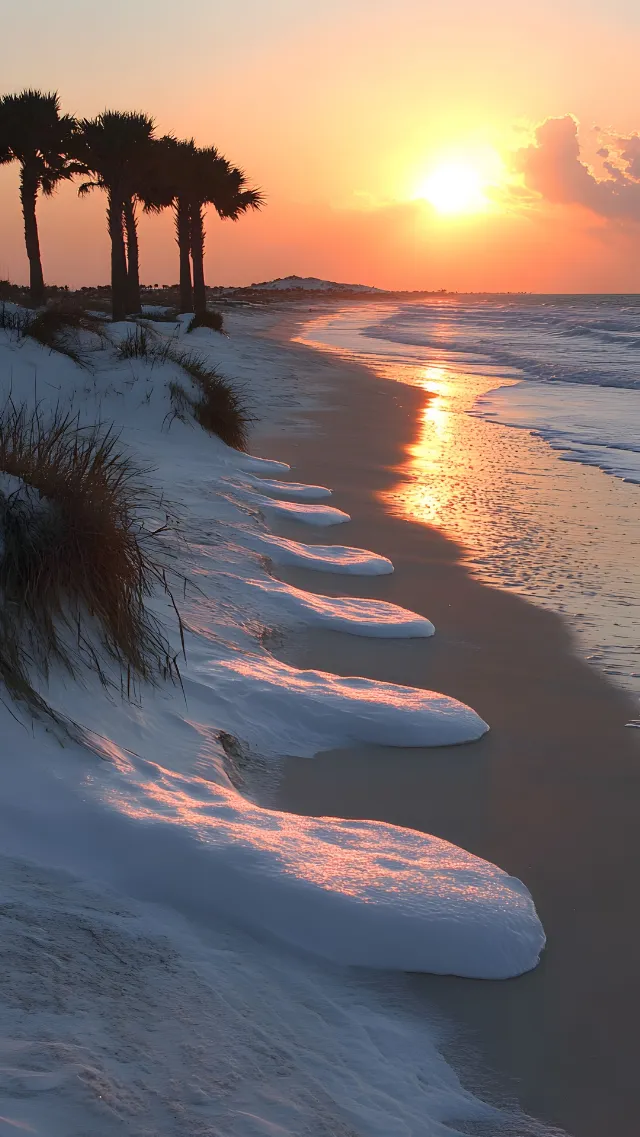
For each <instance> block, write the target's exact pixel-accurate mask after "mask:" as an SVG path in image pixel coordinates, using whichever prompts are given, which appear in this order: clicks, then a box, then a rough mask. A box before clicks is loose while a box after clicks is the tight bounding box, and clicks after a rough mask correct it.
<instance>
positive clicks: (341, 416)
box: [255, 317, 640, 1137]
mask: <svg viewBox="0 0 640 1137" xmlns="http://www.w3.org/2000/svg"><path fill="white" fill-rule="evenodd" d="M294 326H295V321H294V320H293V318H292V317H289V318H288V319H285V320H284V321H283V323H282V324H281V325H280V327H279V328H278V329H276V330H275V331H274V332H272V333H271V334H272V335H278V336H280V338H281V339H282V340H283V341H288V337H289V335H290V334H291V332H292V330H293V328H294ZM288 351H289V352H290V353H291V358H292V360H293V362H294V364H295V365H296V366H298V368H299V369H300V370H302V369H303V368H305V367H306V368H308V370H309V371H310V372H311V371H313V372H315V373H316V374H324V375H325V376H326V377H327V381H328V382H330V383H331V387H332V390H331V395H330V401H331V407H330V408H329V409H326V410H319V411H316V412H313V414H312V415H311V418H312V421H313V425H314V431H313V433H311V434H309V433H308V432H307V431H305V430H300V431H298V432H296V433H294V434H291V433H289V432H287V433H282V434H279V435H278V436H277V437H271V438H267V437H266V436H259V438H258V441H257V443H256V447H255V448H256V450H257V452H259V453H263V454H265V455H266V454H269V455H270V456H275V457H278V458H280V459H284V460H286V461H288V462H290V463H291V464H292V466H294V467H295V476H296V479H298V480H301V481H307V482H313V483H321V484H326V485H329V486H331V487H332V488H333V490H334V497H333V504H335V505H336V506H338V507H339V508H341V509H344V510H346V511H347V512H348V513H350V514H351V516H352V521H351V523H350V524H349V525H344V526H337V527H335V528H333V529H328V530H327V529H323V530H313V529H310V528H309V527H307V526H304V525H299V524H294V523H282V524H280V525H279V526H278V530H277V531H278V532H279V533H281V534H282V535H284V536H288V537H292V538H295V539H297V540H303V541H305V542H307V543H313V542H314V541H315V542H317V543H332V542H334V543H341V544H350V545H358V546H362V547H363V548H367V549H372V550H374V551H375V552H378V553H382V554H384V555H385V556H388V557H390V558H391V560H392V561H393V563H394V565H395V572H394V574H393V575H392V576H389V577H377V578H357V577H351V578H350V577H339V576H333V575H329V574H321V573H314V572H310V571H307V570H299V569H282V570H280V571H279V574H278V575H280V576H281V577H282V579H283V580H287V581H289V582H290V583H292V584H294V585H296V586H297V587H300V588H306V589H308V590H310V591H315V592H323V593H326V594H329V595H361V596H373V597H378V598H380V599H385V600H390V601H392V602H395V603H397V604H402V605H404V606H405V607H408V608H411V609H414V610H415V611H417V612H420V613H422V614H423V615H425V616H427V617H428V618H429V619H431V620H433V622H434V623H435V625H436V636H435V637H434V638H433V639H431V640H414V641H410V640H409V641H407V640H405V641H393V640H372V639H362V638H358V637H355V636H349V635H345V634H342V633H338V632H321V631H309V632H306V633H305V634H304V636H295V637H291V638H290V639H288V641H287V643H286V644H285V645H284V646H283V647H281V648H280V649H278V652H277V654H278V655H279V656H280V657H281V658H283V659H286V660H287V662H290V663H294V664H295V665H296V666H300V667H305V666H308V667H314V668H319V669H322V670H326V671H330V672H334V673H337V674H342V675H365V676H369V677H371V678H376V679H384V680H388V681H391V682H396V683H404V684H408V685H411V686H418V687H427V688H433V689H435V690H438V691H443V692H445V693H446V694H449V695H453V696H455V697H456V698H458V699H461V700H463V701H464V702H467V703H469V704H470V705H471V706H472V707H474V709H475V710H476V711H478V713H479V714H480V715H482V717H483V718H484V719H486V721H487V722H488V723H489V724H490V725H491V731H490V733H489V734H488V735H487V736H485V738H483V739H482V740H481V741H480V742H478V743H474V744H471V745H469V746H464V747H455V748H442V749H422V750H416V749H411V750H409V749H395V748H394V749H389V748H384V749H383V748H380V749H376V748H373V747H366V748H360V749H357V750H334V751H331V752H327V753H324V754H322V755H320V756H318V757H317V758H315V759H313V760H305V759H296V758H291V759H289V760H287V762H286V764H285V769H284V774H283V780H282V784H281V786H280V789H279V792H278V800H277V802H275V803H274V804H276V805H277V806H278V807H279V808H282V809H286V810H289V811H292V812H299V813H305V814H315V815H323V814H324V815H333V816H338V817H349V818H375V819H380V820H385V821H389V822H392V823H394V824H397V825H404V826H409V827H411V828H414V829H418V830H423V831H426V832H430V833H435V834H437V835H438V836H440V837H444V838H446V839H448V840H450V841H453V842H455V843H456V844H459V845H461V846H463V847H464V848H466V849H469V850H470V851H471V852H473V853H476V854H478V855H479V856H482V857H486V858H487V859H489V860H491V861H495V862H496V863H497V864H499V865H500V866H501V867H502V868H504V869H506V870H507V871H508V872H510V873H513V874H514V875H516V876H518V877H520V878H521V879H522V880H523V881H524V882H525V883H526V884H527V886H528V887H529V888H530V889H531V892H532V893H533V896H534V899H535V901H536V905H537V908H538V911H539V913H540V916H541V918H542V921H543V923H544V925H545V929H546V932H547V936H548V948H547V951H546V952H545V955H544V957H543V960H542V962H541V964H540V966H539V968H538V969H537V970H536V971H535V972H532V973H531V974H529V975H527V976H523V977H522V978H520V979H517V980H512V981H509V982H503V983H496V982H478V981H471V980H461V979H455V978H437V977H433V976H408V977H407V978H406V980H404V981H403V986H404V991H405V993H406V995H407V997H408V998H409V999H410V1001H411V1006H412V1007H413V1009H414V1010H415V1011H416V1012H418V1013H420V1012H421V1008H422V1009H423V1010H424V1013H427V1012H428V1010H429V1009H430V1008H433V1007H434V1006H435V1007H437V1008H439V1009H440V1010H441V1011H442V1012H443V1013H445V1014H446V1015H449V1016H453V1017H454V1018H455V1019H456V1020H457V1021H458V1022H459V1023H461V1024H463V1028H464V1030H465V1031H466V1032H467V1034H468V1036H469V1037H470V1038H471V1039H472V1040H474V1041H475V1042H476V1043H477V1045H478V1048H479V1050H480V1052H481V1056H482V1059H483V1061H485V1062H486V1063H487V1064H488V1065H489V1066H490V1067H491V1068H492V1069H494V1070H495V1071H496V1072H497V1074H498V1077H499V1080H500V1083H501V1084H502V1085H503V1086H504V1087H505V1088H506V1090H507V1092H510V1093H512V1094H514V1095H516V1096H517V1099H518V1100H519V1102H520V1104H521V1106H522V1108H523V1109H524V1110H525V1111H526V1112H527V1113H530V1114H532V1115H533V1116H535V1117H538V1118H540V1119H543V1120H544V1121H547V1122H550V1123H552V1124H555V1125H558V1126H561V1127H562V1128H563V1129H565V1130H566V1131H568V1132H569V1133H570V1134H572V1137H637V1133H638V1131H639V1129H640V1078H639V1077H638V1042H637V1037H638V1024H639V1021H640V919H639V917H638V899H637V890H638V880H639V878H640V732H638V731H635V730H630V729H625V725H624V724H625V723H626V722H628V721H629V720H630V719H632V718H635V717H636V716H637V708H636V706H635V704H634V702H633V700H632V699H631V698H630V697H629V696H627V695H626V694H625V693H624V692H621V691H619V690H617V689H616V688H614V687H613V686H612V685H611V684H610V683H609V682H608V681H607V680H606V679H605V678H604V677H601V676H600V675H598V673H597V672H596V671H595V670H593V669H592V668H590V667H589V665H587V664H586V663H583V662H582V661H581V660H580V659H578V658H577V656H576V655H575V654H574V652H573V650H572V641H571V635H570V633H569V631H568V629H567V627H566V626H565V625H564V623H563V622H562V620H561V619H560V618H558V617H557V616H555V615H553V614H551V613H548V612H544V611H542V610H540V609H538V608H535V607H533V606H532V605H530V604H528V603H527V602H525V601H523V600H521V599H519V598H518V597H517V596H515V595H512V594H509V593H507V592H502V591H498V590H496V589H493V588H490V587H488V586H486V585H483V584H481V583H479V582H478V581H477V580H475V579H473V578H472V577H471V576H470V575H469V573H468V571H467V570H466V568H465V567H464V566H463V565H462V564H461V563H460V549H459V548H458V546H457V545H456V544H455V543H453V542H452V541H450V540H448V539H447V538H446V537H445V536H443V535H442V533H440V532H438V531H436V530H434V529H431V528H429V527H426V526H423V525H418V524H412V523H411V522H408V521H405V520H401V519H398V518H395V517H393V516H390V515H389V514H387V513H386V512H385V509H384V507H383V505H382V504H381V502H380V501H379V500H378V497H377V494H378V493H379V492H380V491H385V490H389V489H390V488H391V487H392V486H393V485H394V484H395V483H396V482H397V480H398V478H397V473H396V471H397V469H398V467H400V466H401V465H402V462H403V458H404V452H405V448H406V446H407V445H408V444H410V443H411V442H412V441H413V440H414V438H415V435H416V431H417V428H416V423H417V419H418V414H419V412H420V410H421V408H422V407H423V406H424V401H425V394H424V392H423V391H421V390H419V389H416V388H409V387H404V386H400V385H397V384H394V383H390V382H388V381H384V380H381V379H378V378H377V377H375V376H374V375H372V374H370V373H369V372H368V371H366V370H365V369H364V368H360V367H358V366H355V365H353V364H350V363H345V362H343V361H341V359H340V358H339V357H338V356H327V355H325V354H321V353H316V352H314V351H312V350H311V349H309V348H305V347H302V346H300V345H290V346H289V348H288ZM604 476H606V475H603V477H604Z"/></svg>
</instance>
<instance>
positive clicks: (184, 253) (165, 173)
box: [139, 134, 197, 312]
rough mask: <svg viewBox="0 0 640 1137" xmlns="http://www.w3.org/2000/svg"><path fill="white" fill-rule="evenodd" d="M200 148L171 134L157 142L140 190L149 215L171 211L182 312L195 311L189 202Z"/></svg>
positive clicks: (192, 142) (140, 195) (191, 141)
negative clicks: (172, 214)
mask: <svg viewBox="0 0 640 1137" xmlns="http://www.w3.org/2000/svg"><path fill="white" fill-rule="evenodd" d="M196 153H197V147H196V144H195V142H194V141H193V139H191V140H190V141H186V140H185V141H180V140H178V139H177V138H174V136H173V135H171V134H166V135H164V137H163V138H159V139H157V141H155V142H154V145H153V149H152V152H151V156H150V163H149V166H148V167H147V171H146V184H145V185H144V186H143V187H140V194H139V197H140V200H141V201H142V202H143V204H144V208H145V211H146V212H147V213H160V212H161V210H163V209H167V208H169V207H171V208H172V209H173V213H174V220H175V228H176V241H177V243H178V249H179V254H180V311H181V312H192V311H193V284H192V279H191V261H190V239H191V230H190V222H189V216H190V215H189V201H190V193H191V181H192V176H193V164H194V155H195V154H196Z"/></svg>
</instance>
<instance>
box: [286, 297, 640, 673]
mask: <svg viewBox="0 0 640 1137" xmlns="http://www.w3.org/2000/svg"><path fill="white" fill-rule="evenodd" d="M301 338H302V339H303V340H304V342H306V343H312V344H315V345H316V346H319V347H323V348H325V349H329V350H334V351H338V352H340V353H342V354H345V355H348V356H349V357H351V358H356V359H358V360H360V361H361V362H363V363H365V364H367V365H368V366H369V367H372V368H373V369H374V370H375V371H376V372H377V373H378V374H379V375H382V376H384V377H385V378H389V379H392V380H396V381H400V382H404V383H410V384H412V385H416V386H419V387H422V388H423V389H424V391H425V393H426V394H427V395H428V398H425V403H424V407H423V408H422V411H421V414H420V417H419V421H418V422H417V423H416V431H415V436H414V437H413V438H412V439H411V441H410V444H409V446H408V448H407V452H406V459H405V461H404V463H403V465H402V467H401V469H399V471H398V480H397V484H396V485H395V486H394V487H393V489H392V490H391V491H390V492H389V493H387V494H386V495H385V504H386V505H387V508H388V509H390V510H391V511H393V512H395V513H398V514H400V515H402V516H405V517H407V518H409V519H411V520H413V521H422V522H424V523H425V524H430V525H435V526H437V527H438V528H440V529H441V530H443V531H444V532H446V533H447V534H449V535H450V536H452V537H454V538H455V539H456V540H457V541H458V542H459V543H460V544H461V546H462V548H463V551H464V556H465V559H466V561H467V563H468V564H469V566H470V568H471V569H472V571H473V572H474V573H475V574H476V575H478V576H479V577H480V578H481V579H483V580H485V581H486V582H488V583H490V584H492V585H496V586H499V587H503V588H510V589H513V590H515V591H517V592H518V593H520V594H521V595H523V596H525V597H526V598H528V599H529V600H531V601H533V602H534V603H538V604H540V605H542V606H543V607H546V608H550V609H551V610H553V611H555V612H557V613H559V614H561V615H562V616H563V617H565V618H566V620H567V621H568V623H569V626H570V628H571V629H572V630H573V632H574V636H575V643H576V648H577V650H578V651H579V652H580V653H581V654H582V655H583V656H584V657H585V658H587V659H588V660H589V661H590V662H591V663H592V664H593V665H594V666H597V667H599V668H600V669H601V670H603V671H604V672H606V673H607V674H608V675H609V676H610V677H611V679H612V680H613V681H615V682H617V683H619V684H620V685H622V686H624V687H625V688H627V689H628V690H631V691H633V692H635V693H636V694H638V695H640V297H636V296H513V295H509V296H454V297H437V298H436V297H434V298H433V299H423V300H419V301H416V302H413V303H407V304H402V305H390V304H389V303H376V304H372V305H367V306H366V307H364V306H361V305H358V306H357V307H355V306H353V305H351V306H350V307H348V308H345V309H342V310H341V311H340V312H338V313H335V312H334V313H332V314H329V315H323V316H321V317H318V318H316V319H314V320H313V321H311V322H310V323H309V324H308V325H307V326H306V328H305V329H304V332H303V334H302V336H301Z"/></svg>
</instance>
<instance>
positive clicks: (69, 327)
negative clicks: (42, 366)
mask: <svg viewBox="0 0 640 1137" xmlns="http://www.w3.org/2000/svg"><path fill="white" fill-rule="evenodd" d="M0 328H2V329H3V330H4V331H9V332H14V333H15V334H16V335H17V337H18V339H24V338H25V337H26V336H29V337H30V338H31V339H34V340H36V341H37V342H38V343H39V344H41V345H42V347H46V348H48V349H49V351H57V352H60V353H61V354H62V355H66V356H68V357H69V359H72V360H73V362H74V363H77V364H78V366H80V367H86V366H87V363H86V360H85V359H84V357H83V355H82V353H81V352H80V351H79V350H78V346H77V338H78V334H79V333H81V332H90V333H91V334H92V335H95V336H98V337H99V338H100V339H102V340H104V338H105V330H104V327H103V324H102V321H101V320H99V319H97V318H96V317H95V316H90V315H89V313H88V312H86V311H85V310H84V309H83V308H81V307H80V306H79V305H77V304H69V303H64V302H56V303H53V304H49V305H48V306H47V307H46V308H41V309H40V310H39V311H37V312H33V311H26V310H25V309H23V308H14V307H7V305H6V304H4V303H2V304H0ZM74 341H75V342H74Z"/></svg>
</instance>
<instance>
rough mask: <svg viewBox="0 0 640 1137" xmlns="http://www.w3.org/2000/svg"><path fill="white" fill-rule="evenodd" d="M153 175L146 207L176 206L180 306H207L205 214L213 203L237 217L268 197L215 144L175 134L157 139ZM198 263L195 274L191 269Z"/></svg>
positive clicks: (223, 212)
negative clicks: (199, 143) (204, 145)
mask: <svg viewBox="0 0 640 1137" xmlns="http://www.w3.org/2000/svg"><path fill="white" fill-rule="evenodd" d="M154 149H155V159H152V162H151V167H152V169H153V175H152V177H151V179H150V183H149V184H148V185H147V188H146V192H144V193H142V194H141V197H142V200H143V201H144V205H145V209H146V210H147V211H149V212H159V211H160V210H162V209H165V208H167V206H171V207H172V208H173V211H174V215H175V226H176V240H177V242H178V248H179V253H180V311H181V312H192V311H195V312H196V313H198V314H200V313H202V312H204V311H206V306H207V298H206V286H205V279H204V246H205V230H204V218H205V210H206V206H207V205H213V206H214V207H215V209H216V211H217V213H218V215H219V216H220V217H222V218H225V217H227V218H231V219H232V220H234V221H235V220H237V218H238V217H240V215H241V214H242V213H245V212H246V211H247V210H248V209H260V208H261V206H262V205H263V203H264V198H263V197H262V194H261V193H260V192H259V190H255V189H249V188H247V185H246V177H245V175H244V174H243V173H242V171H241V170H238V169H236V168H235V167H233V166H231V165H230V164H229V162H228V161H227V160H226V158H223V157H222V156H221V155H220V154H219V153H218V151H217V150H216V148H215V147H214V146H210V147H207V148H204V149H200V148H199V147H197V146H196V144H195V142H194V141H193V139H189V140H185V141H179V140H178V139H176V138H174V137H173V136H172V135H166V136H165V137H164V138H160V139H158V141H157V143H156V144H155V147H154ZM192 266H193V278H192V275H191V270H192Z"/></svg>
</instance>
